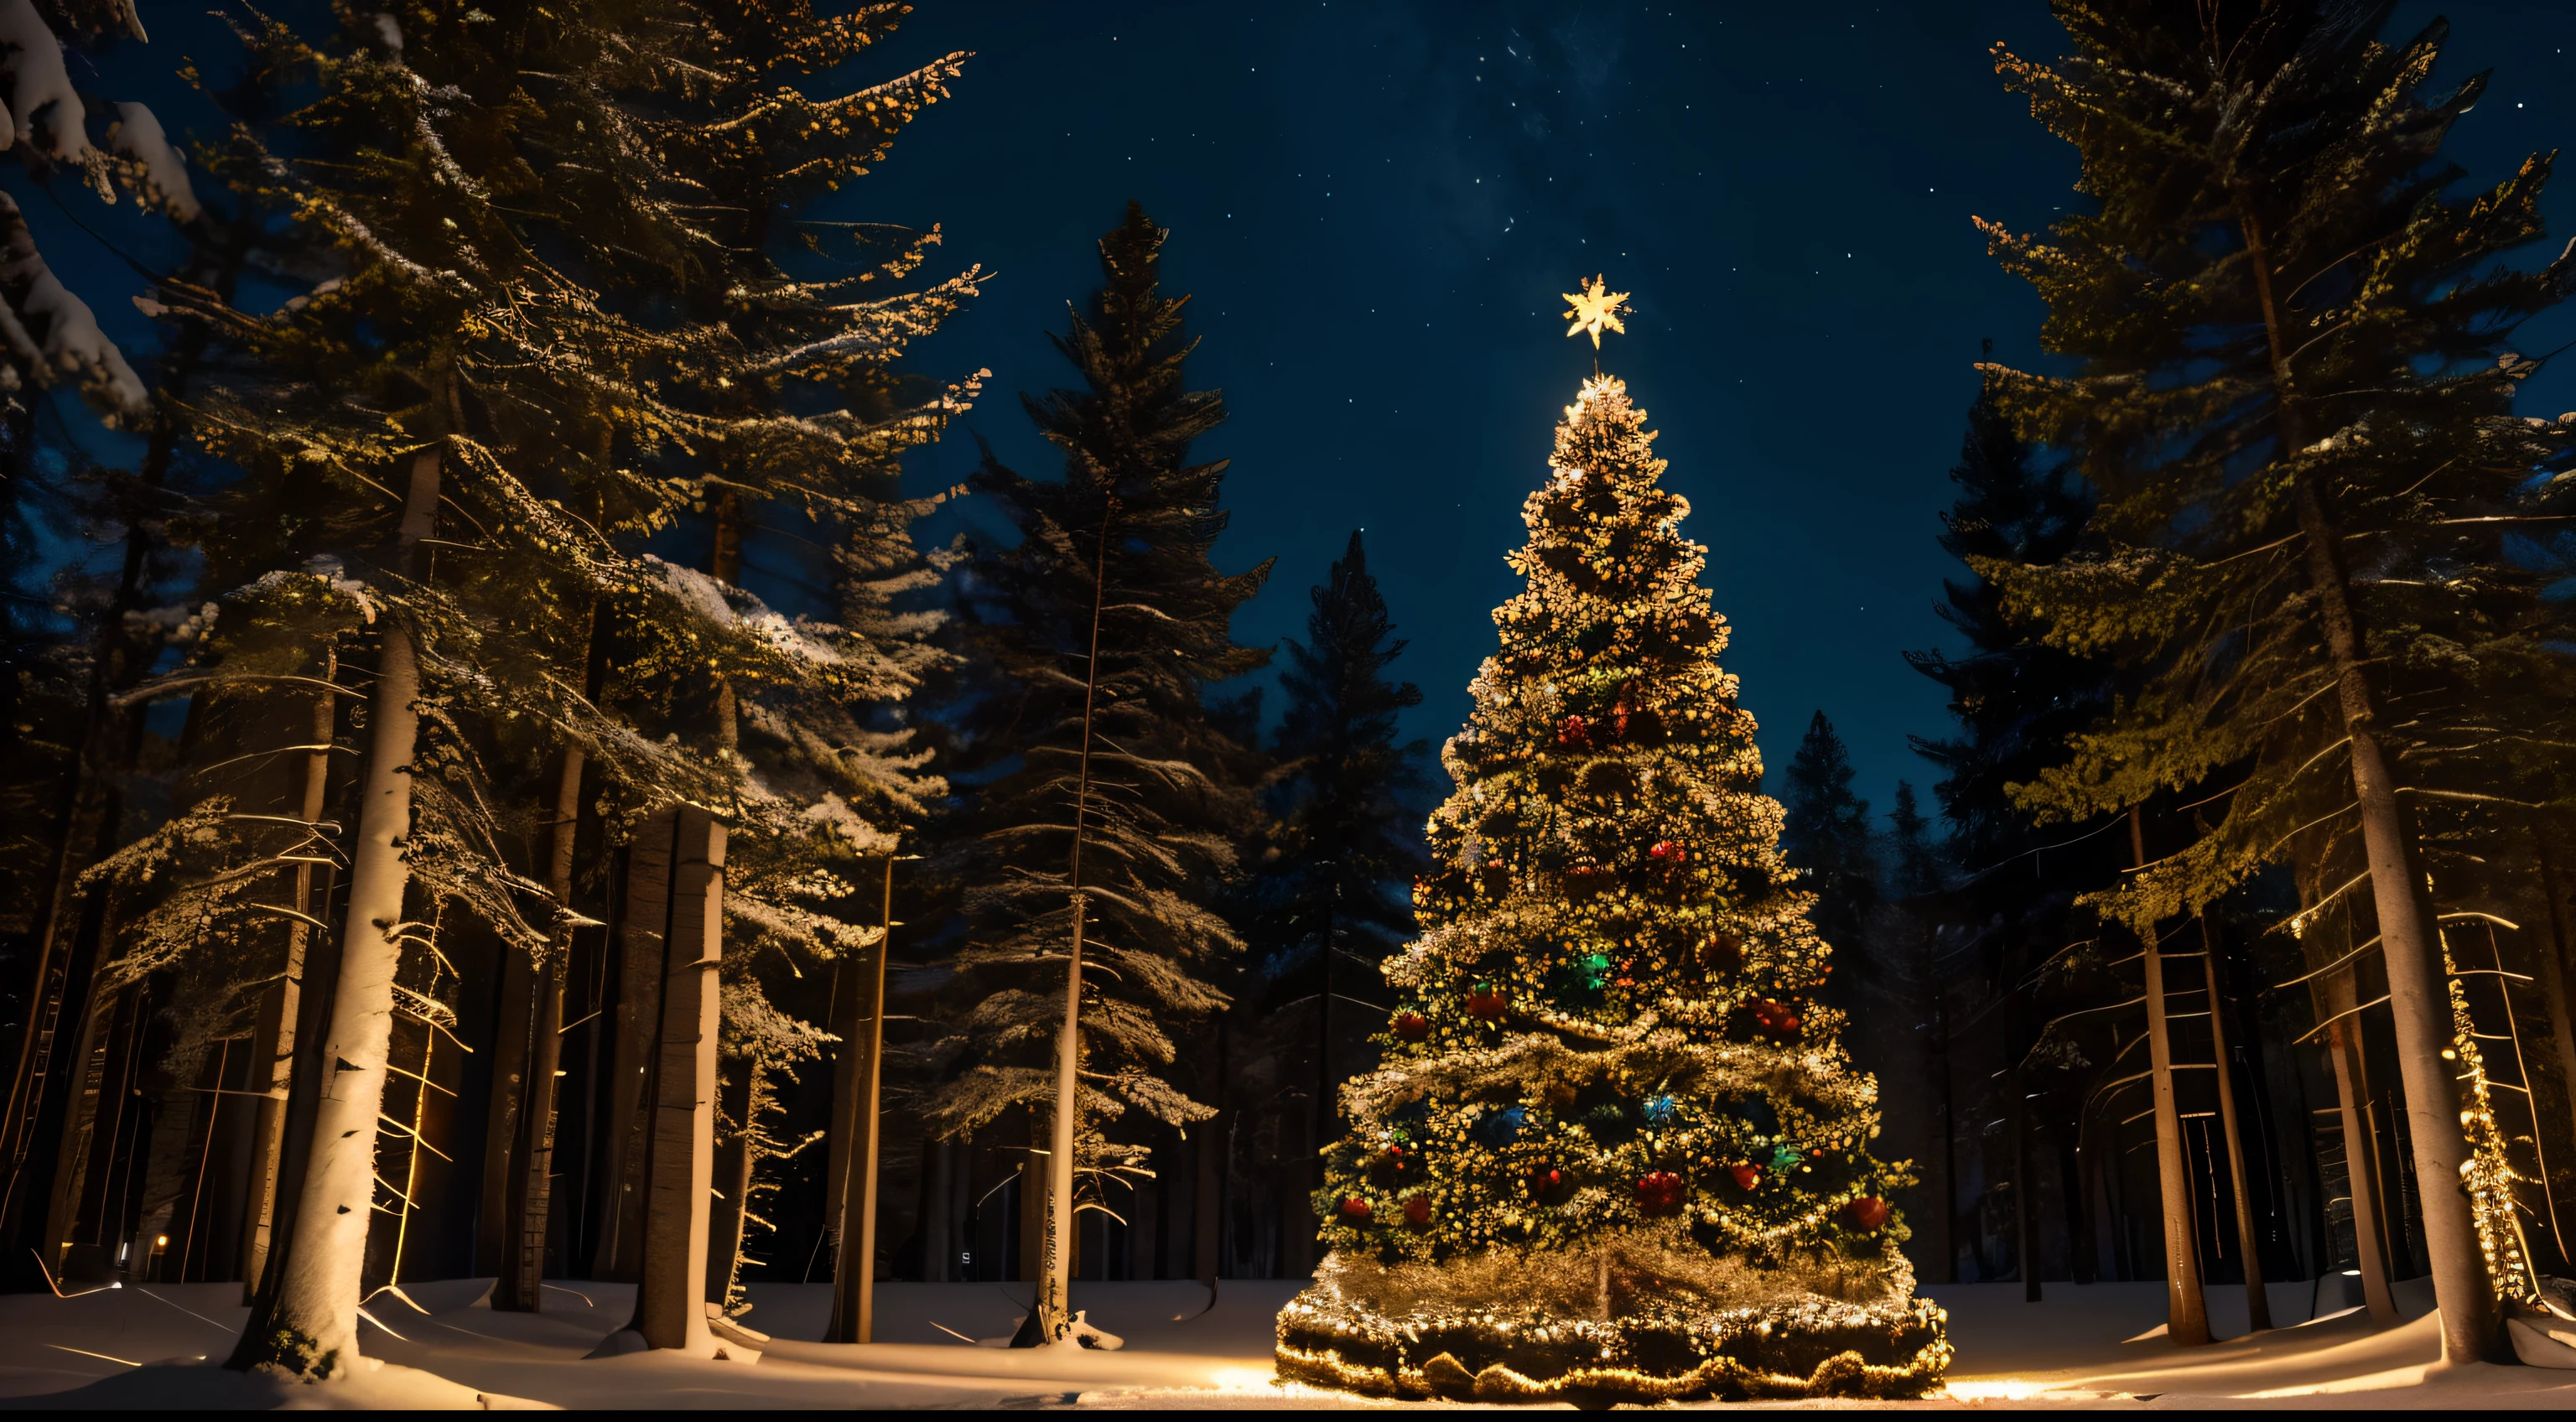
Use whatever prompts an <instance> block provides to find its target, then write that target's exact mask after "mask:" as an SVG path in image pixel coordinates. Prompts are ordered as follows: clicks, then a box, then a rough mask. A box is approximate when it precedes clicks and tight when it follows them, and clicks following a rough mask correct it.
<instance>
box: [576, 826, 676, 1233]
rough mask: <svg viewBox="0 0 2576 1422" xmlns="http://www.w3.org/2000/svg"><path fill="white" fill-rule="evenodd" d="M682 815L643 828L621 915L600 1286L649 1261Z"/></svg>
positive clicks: (605, 1129)
mask: <svg viewBox="0 0 2576 1422" xmlns="http://www.w3.org/2000/svg"><path fill="white" fill-rule="evenodd" d="M676 815H677V812H676V811H671V810H664V811H662V812H661V813H659V814H657V815H655V816H653V817H652V818H651V819H648V820H646V821H645V822H644V824H643V826H642V827H641V828H639V829H638V830H637V831H636V834H635V841H634V843H633V844H631V845H629V846H628V847H627V851H626V904H625V911H624V912H623V913H622V914H620V915H619V923H618V947H617V959H618V961H617V974H618V986H617V1035H616V1036H615V1038H614V1039H613V1043H614V1045H613V1047H612V1049H611V1050H610V1053H609V1067H608V1077H609V1080H608V1091H607V1093H606V1094H607V1098H608V1107H607V1112H606V1115H605V1116H604V1117H603V1118H602V1121H601V1129H600V1151H601V1153H602V1154H603V1155H604V1156H605V1160H604V1161H603V1162H602V1164H601V1168H600V1172H599V1179H600V1194H601V1199H600V1205H599V1211H600V1227H599V1248H598V1253H597V1254H596V1255H595V1256H594V1257H593V1259H592V1262H591V1277H592V1278H594V1279H617V1280H633V1279H634V1278H636V1277H637V1271H638V1270H639V1269H641V1268H642V1267H643V1260H644V1224H643V1220H644V1214H643V1211H644V1195H645V1184H646V1180H645V1174H644V1156H645V1150H644V1133H645V1130H646V1122H645V1120H644V1102H645V1099H646V1095H647V1092H646V1087H647V1086H648V1085H649V1084H650V1077H651V1074H652V1063H653V1059H654V1058H653V1053H654V1048H653V1042H654V1034H655V1032H656V1031H658V1030H659V1024H660V1023H661V1021H662V959H663V954H664V950H665V943H664V940H665V937H666V935H667V932H668V930H669V927H670V919H671V848H672V845H673V844H674V843H675V842H676V840H677V837H678V833H679V831H678V828H677V826H676V823H675V820H676Z"/></svg>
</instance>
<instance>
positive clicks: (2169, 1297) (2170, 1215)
mask: <svg viewBox="0 0 2576 1422" xmlns="http://www.w3.org/2000/svg"><path fill="white" fill-rule="evenodd" d="M2129 849H2130V851H2131V853H2132V854H2134V855H2135V856H2136V861H2137V863H2138V864H2139V865H2140V866H2141V867H2143V866H2144V865H2145V864H2146V862H2147V847H2146V838H2145V833H2144V831H2143V830H2141V829H2140V827H2139V822H2138V811H2137V808H2136V807H2135V806H2131V807H2130V809H2129ZM2138 944H2139V948H2140V950H2141V952H2142V954H2143V961H2144V963H2145V965H2146V980H2147V987H2146V999H2147V1070H2148V1073H2149V1075H2150V1079H2151V1084H2152V1085H2153V1087H2154V1089H2155V1114H2156V1185H2157V1195H2158V1197H2159V1198H2160V1200H2161V1202H2162V1204H2163V1206H2164V1238H2165V1338H2166V1341H2168V1342H2170V1343H2172V1344H2174V1345H2175V1346H2177V1347H2189V1346H2192V1345H2196V1344H2201V1343H2206V1342H2208V1341H2209V1304H2208V1300H2206V1299H2205V1298H2203V1297H2202V1295H2201V1287H2200V1244H2199V1241H2198V1239H2197V1237H2196V1232H2195V1231H2194V1229H2193V1224H2194V1220H2193V1216H2194V1214H2196V1213H2197V1211H2195V1210H2194V1208H2193V1206H2192V1198H2191V1163H2190V1162H2189V1161H2187V1160H2185V1159H2184V1158H2183V1144H2182V1112H2181V1110H2180V1108H2179V1107H2177V1106H2176V1104H2175V1102H2174V1079H2173V1043H2172V1038H2171V1036H2170V1034H2169V1033H2168V1032H2167V1030H2166V1025H2165V960H2164V954H2163V953H2162V952H2161V951H2159V950H2158V948H2157V946H2156V931H2155V929H2154V928H2152V927H2150V928H2148V929H2147V930H2146V931H2145V932H2143V933H2141V934H2139V935H2138Z"/></svg>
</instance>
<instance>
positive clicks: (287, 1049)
mask: <svg viewBox="0 0 2576 1422" xmlns="http://www.w3.org/2000/svg"><path fill="white" fill-rule="evenodd" d="M339 674H340V658H339V653H338V651H337V649H326V650H325V651H324V652H323V661H322V677H321V679H322V680H323V681H325V682H329V681H332V680H334V679H335V678H337V677H338V676H339ZM339 724H340V698H339V695H338V694H337V693H335V692H330V691H321V692H316V693H315V694H314V697H313V726H312V742H311V743H312V744H313V745H314V746H315V747H316V749H315V750H314V751H313V753H312V754H311V755H309V756H306V757H305V761H304V798H303V799H302V801H300V802H299V809H298V813H299V816H300V817H301V818H302V819H303V821H304V823H306V824H307V825H319V824H320V823H321V821H322V811H323V808H324V807H325V805H326V804H327V803H328V800H327V796H328V793H329V789H330V783H331V743H332V740H333V738H334V737H335V736H336V735H337V734H338V731H339ZM316 832H317V833H318V831H316ZM317 867H318V866H316V865H312V864H298V865H296V866H295V878H294V884H295V888H294V899H293V902H292V903H290V904H289V905H288V906H289V907H290V908H292V909H294V910H295V913H296V917H294V918H292V919H289V920H288V921H287V925H286V971H285V972H284V973H283V974H282V975H281V976H280V977H279V978H278V980H277V981H276V982H275V983H273V984H271V985H270V986H269V989H268V991H267V992H266V993H264V994H262V996H261V998H260V1004H259V1021H258V1025H257V1026H256V1027H255V1028H253V1029H252V1032H251V1073H252V1077H251V1080H252V1083H253V1084H254V1085H255V1086H256V1087H258V1088H259V1090H260V1099H259V1102H258V1106H257V1109H256V1113H255V1114H254V1115H253V1117H252V1119H251V1139H250V1181H249V1199H248V1200H247V1201H245V1202H244V1205H243V1209H242V1242H241V1256H242V1262H241V1273H242V1302H244V1303H249V1302H251V1301H252V1300H253V1299H254V1298H256V1297H257V1296H258V1293H259V1280H260V1275H261V1274H263V1273H264V1272H266V1270H267V1268H268V1244H269V1235H270V1232H271V1230H272V1228H273V1227H274V1225H275V1223H276V1219H277V1181H278V1165H279V1152H280V1150H281V1148H282V1147H283V1146H284V1145H285V1141H286V1098H287V1092H288V1088H289V1087H290V1086H291V1085H292V1083H293V1081H294V1076H295V1029H296V1024H297V1022H298V1020H299V1018H300V1016H301V1013H302V1008H303V992H304V972H305V969H304V964H305V960H306V958H307V957H309V956H310V951H311V947H312V942H313V931H314V929H315V928H316V927H318V926H319V925H320V924H321V921H322V914H321V909H322V904H321V902H320V900H319V899H318V898H317V897H316V895H315V893H314V889H315V879H316V876H315V873H314V870H315V869H316V868H317Z"/></svg>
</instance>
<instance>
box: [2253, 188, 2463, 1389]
mask: <svg viewBox="0 0 2576 1422" xmlns="http://www.w3.org/2000/svg"><path fill="white" fill-rule="evenodd" d="M2243 217H2244V228H2245V237H2246V248H2247V255H2248V257H2249V258H2250V259H2251V263H2252V267H2253V272H2254V282H2255V290H2256V294H2257V296H2258V298H2259V299H2260V301H2261V303H2262V308H2263V324H2264V330H2265V334H2266V335H2267V336H2268V337H2269V338H2270V340H2271V350H2272V379H2273V398H2274V401H2275V408H2276V411H2277V419H2278V424H2279V429H2278V434H2279V437H2280V444H2281V449H2282V452H2283V453H2284V454H2286V453H2289V452H2291V451H2295V450H2298V449H2301V448H2304V447H2305V446H2306V443H2307V431H2306V429H2305V421H2304V419H2303V414H2304V411H2303V410H2302V409H2301V406H2300V404H2299V401H2298V397H2297V395H2296V386H2295V383H2294V382H2293V381H2292V380H2291V378H2290V368H2289V361H2288V357H2287V355H2286V354H2285V352H2284V346H2283V331H2282V324H2281V323H2282V315H2281V311H2280V308H2279V306H2278V304H2277V303H2276V302H2275V301H2274V299H2273V295H2272V271H2271V258H2270V255H2269V254H2268V252H2267V251H2266V249H2265V247H2264V242H2263V232H2262V228H2261V225H2260V224H2259V223H2257V222H2256V221H2255V220H2254V217H2253V214H2252V209H2251V207H2250V205H2243ZM2293 493H2294V497H2295V500H2296V504H2297V510H2298V524H2299V532H2300V534H2301V539H2302V542H2304V543H2305V544H2306V552H2307V561H2308V581H2309V586H2310V588H2311V590H2312V591H2313V592H2314V593H2315V594H2316V601H2317V620H2318V622H2319V624H2320V625H2321V628H2322V630H2323V631H2324V633H2325V644H2326V652H2327V656H2328V658H2329V659H2330V661H2331V662H2332V664H2333V668H2334V674H2335V690H2336V693H2337V700H2336V707H2337V710H2338V712H2339V713H2340V714H2341V717H2342V720H2343V729H2344V734H2345V735H2346V736H2348V737H2350V749H2349V755H2350V759H2351V762H2352V787H2353V796H2354V799H2355V800H2356V801H2357V802H2358V803H2359V807H2360V811H2361V832H2362V843H2363V848H2364V850H2365V853H2366V855H2367V858H2368V862H2369V867H2370V892H2371V902H2372V904H2373V906H2374V907H2376V908H2377V910H2378V914H2379V941H2380V956H2381V959H2382V960H2383V961H2384V962H2385V963H2386V965H2387V969H2388V1006H2389V1015H2390V1017H2391V1018H2392V1019H2394V1021H2395V1024H2396V1028H2397V1062H2398V1070H2399V1073H2400V1075H2401V1076H2402V1078H2403V1080H2404V1082H2405V1087H2406V1121H2407V1127H2408V1131H2407V1134H2408V1138H2409V1139H2410V1140H2411V1141H2412V1142H2413V1144H2414V1156H2415V1185H2416V1194H2417V1196H2418V1197H2419V1199H2420V1201H2421V1208H2422V1210H2423V1217H2424V1243H2425V1247H2426V1252H2427V1253H2428V1254H2429V1255H2430V1258H2431V1263H2432V1268H2433V1296H2434V1298H2435V1300H2436V1301H2437V1303H2438V1304H2439V1306H2440V1308H2441V1312H2442V1356H2443V1357H2445V1358H2447V1359H2449V1360H2451V1361H2454V1362H2503V1361H2506V1360H2508V1359H2510V1358H2511V1357H2512V1356H2513V1354H2512V1350H2511V1348H2510V1347H2509V1346H2508V1345H2507V1344H2506V1342H2505V1340H2504V1315H2503V1313H2502V1311H2501V1310H2500V1308H2499V1306H2498V1304H2497V1301H2496V1297H2495V1289H2494V1286H2493V1284H2492V1283H2491V1282H2490V1281H2489V1280H2488V1278H2487V1270H2486V1264H2485V1260H2484V1254H2483V1251H2482V1249H2481V1246H2480V1243H2479V1239H2478V1229H2477V1220H2476V1219H2475V1217H2474V1216H2473V1215H2472V1213H2471V1212H2470V1209H2469V1200H2468V1196H2467V1194H2466V1193H2464V1192H2463V1191H2462V1189H2461V1187H2460V1169H2461V1167H2462V1166H2464V1165H2466V1164H2467V1163H2468V1159H2469V1145H2468V1137H2467V1135H2466V1134H2465V1133H2464V1132H2463V1131H2462V1129H2461V1126H2460V1116H2459V1101H2458V1098H2457V1096H2456V1094H2455V1093H2454V1091H2453V1089H2452V1083H2451V1074H2450V1069H2449V1068H2448V1067H2446V1066H2444V1065H2443V1062H2442V1051H2443V1049H2444V1048H2445V1047H2447V1046H2449V1045H2450V1038H2451V998H2450V991H2449V987H2448V980H2447V975H2446V973H2445V971H2444V967H2443V963H2442V954H2441V939H2440V937H2439V936H2438V935H2437V934H2436V932H2435V930H2434V924H2433V918H2432V914H2431V912H2430V910H2429V909H2428V907H2427V906H2426V904H2425V901H2424V894H2423V881H2422V879H2421V878H2420V877H2419V876H2420V871H2419V870H2418V869H2417V867H2416V864H2415V845H2414V840H2413V836H2412V833H2411V831H2410V830H2409V828H2408V825H2407V821H2406V818H2405V812H2404V811H2403V810H2402V809H2400V808H2399V806H2398V804H2397V778H2396V775H2395V773H2394V771H2393V768H2392V767H2391V765H2390V760H2389V755H2388V752H2387V750H2386V748H2385V747H2384V746H2383V745H2382V744H2381V742H2380V731H2379V713H2378V709H2377V706H2376V705H2375V699H2374V697H2373V695H2372V692H2371V688H2370V680H2369V676H2368V672H2367V667H2368V664H2369V661H2370V657H2369V654H2368V652H2367V650H2366V649H2365V648H2364V647H2363V645H2362V634H2361V628H2360V625H2359V622H2358V619H2356V618H2355V616H2354V615H2353V608H2352V587H2351V581H2350V579H2349V577H2348V576H2347V575H2346V573H2345V570H2344V564H2343V539H2342V530H2341V529H2339V528H2337V527H2336V526H2335V524H2334V522H2333V521H2332V519H2331V518H2330V517H2329V516H2328V513H2327V508H2326V498H2325V490H2324V488H2323V480H2322V479H2320V478H2319V477H2318V476H2317V474H2316V473H2315V472H2314V471H2313V470H2311V471H2308V472H2305V473H2302V474H2300V475H2299V476H2298V481H2297V485H2296V487H2295V489H2294V490H2293Z"/></svg>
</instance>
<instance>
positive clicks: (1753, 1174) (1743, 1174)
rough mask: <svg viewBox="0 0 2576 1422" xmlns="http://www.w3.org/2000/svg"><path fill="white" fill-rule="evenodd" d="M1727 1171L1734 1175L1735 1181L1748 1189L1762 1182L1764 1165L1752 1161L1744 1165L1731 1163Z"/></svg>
mask: <svg viewBox="0 0 2576 1422" xmlns="http://www.w3.org/2000/svg"><path fill="white" fill-rule="evenodd" d="M1726 1173H1727V1174H1729V1175H1732V1176H1734V1177H1735V1183H1736V1184H1737V1185H1738V1186H1739V1187H1741V1188H1743V1189H1746V1190H1750V1189H1752V1188H1753V1187H1755V1186H1756V1185H1759V1184H1761V1183H1762V1167H1761V1166H1758V1165H1755V1164H1754V1163H1752V1162H1751V1161H1746V1162H1745V1163H1744V1164H1742V1165H1730V1166H1728V1167H1727V1168H1726Z"/></svg>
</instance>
